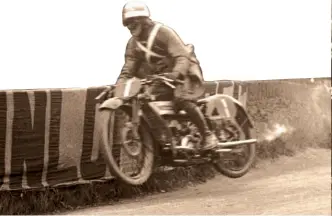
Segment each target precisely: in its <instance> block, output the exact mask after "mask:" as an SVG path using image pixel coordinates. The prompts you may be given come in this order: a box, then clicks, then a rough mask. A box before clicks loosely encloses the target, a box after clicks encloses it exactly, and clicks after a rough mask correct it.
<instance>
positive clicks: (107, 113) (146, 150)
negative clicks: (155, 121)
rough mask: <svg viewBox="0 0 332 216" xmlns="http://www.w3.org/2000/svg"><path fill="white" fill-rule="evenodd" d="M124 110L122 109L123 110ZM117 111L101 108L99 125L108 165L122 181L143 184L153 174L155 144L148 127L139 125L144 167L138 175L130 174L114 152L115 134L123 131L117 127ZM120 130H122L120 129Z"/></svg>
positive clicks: (103, 152)
mask: <svg viewBox="0 0 332 216" xmlns="http://www.w3.org/2000/svg"><path fill="white" fill-rule="evenodd" d="M121 111H122V110H121ZM114 125H115V111H114V110H109V109H105V110H101V111H100V118H99V126H100V130H101V150H102V154H103V156H104V160H105V162H106V164H107V165H108V167H109V169H110V172H111V173H112V174H113V175H114V176H115V177H116V178H118V179H119V180H120V181H122V182H124V183H126V184H130V185H142V184H143V183H145V182H146V181H147V180H148V179H149V177H150V176H151V174H152V171H153V166H154V151H155V150H154V145H153V140H152V138H151V135H150V133H149V131H148V128H147V127H146V126H145V125H144V124H141V125H140V126H139V131H138V132H139V135H140V138H141V142H142V154H144V155H143V156H144V159H143V167H142V169H141V170H140V172H139V173H138V174H137V175H136V176H133V177H132V176H128V175H126V174H125V173H124V172H123V171H122V170H121V167H120V165H118V164H117V162H116V159H115V158H114V155H113V153H112V150H113V147H114V139H115V134H116V133H119V132H120V131H121V128H118V127H115V126H114ZM119 130H120V131H119Z"/></svg>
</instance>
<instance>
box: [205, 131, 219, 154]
mask: <svg viewBox="0 0 332 216" xmlns="http://www.w3.org/2000/svg"><path fill="white" fill-rule="evenodd" d="M204 137H205V142H204V146H203V147H202V150H211V149H214V148H216V147H217V146H218V138H217V136H216V135H215V134H214V133H212V131H210V129H205V135H204Z"/></svg>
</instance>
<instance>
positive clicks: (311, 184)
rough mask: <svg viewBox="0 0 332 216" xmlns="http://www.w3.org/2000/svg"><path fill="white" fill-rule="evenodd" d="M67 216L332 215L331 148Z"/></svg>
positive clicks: (78, 211)
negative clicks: (238, 174) (234, 176)
mask: <svg viewBox="0 0 332 216" xmlns="http://www.w3.org/2000/svg"><path fill="white" fill-rule="evenodd" d="M66 214H68V215H104V214H105V215H111V214H113V215H115V214H117V215H119V214H126V215H129V214H130V215H133V214H135V215H137V214H150V215H152V214H204V215H206V214H316V215H317V214H324V215H331V151H330V150H326V149H325V150H324V149H310V150H307V151H306V152H303V153H299V154H298V155H297V156H295V157H282V158H280V159H278V160H277V161H275V162H273V163H270V162H263V163H260V164H259V166H258V168H257V169H253V170H251V172H250V173H248V174H247V175H246V176H244V177H242V178H240V179H229V178H227V177H224V176H221V175H220V176H217V177H215V178H214V179H212V180H209V181H208V182H207V183H205V184H201V185H197V186H195V187H188V188H184V189H179V190H177V191H175V192H168V193H160V194H156V195H152V196H148V197H143V198H137V199H132V200H122V201H120V202H118V203H116V204H114V205H106V206H99V207H92V208H86V209H80V210H76V211H72V212H69V213H66Z"/></svg>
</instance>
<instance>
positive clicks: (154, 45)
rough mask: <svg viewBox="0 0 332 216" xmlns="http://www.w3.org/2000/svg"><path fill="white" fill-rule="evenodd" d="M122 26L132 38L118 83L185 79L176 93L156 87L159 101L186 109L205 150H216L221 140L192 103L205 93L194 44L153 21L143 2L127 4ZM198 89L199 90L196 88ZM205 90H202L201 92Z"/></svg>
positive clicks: (163, 87)
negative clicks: (152, 76)
mask: <svg viewBox="0 0 332 216" xmlns="http://www.w3.org/2000/svg"><path fill="white" fill-rule="evenodd" d="M122 21H123V26H125V27H127V28H128V29H129V31H130V33H131V35H132V37H131V38H130V39H129V41H128V43H127V46H126V51H125V63H124V65H123V68H122V70H121V73H120V75H119V77H118V79H117V83H119V82H123V81H124V80H126V79H128V78H131V77H139V78H144V77H145V76H147V75H149V74H162V75H164V76H166V77H167V78H170V79H174V80H175V79H184V80H185V84H184V85H179V86H177V88H176V90H174V91H173V90H172V89H171V88H169V87H167V86H165V85H160V84H159V85H158V84H156V85H155V86H154V90H153V93H154V94H157V95H158V97H157V100H173V101H174V104H175V108H176V109H177V110H180V109H181V110H184V111H185V112H186V113H187V114H188V115H189V116H190V117H191V119H192V121H193V123H194V124H195V125H196V126H197V127H198V129H199V131H200V133H201V134H202V135H204V139H205V140H204V141H205V142H204V146H203V147H202V150H209V149H213V148H215V147H216V146H217V143H218V139H217V137H216V136H215V135H214V133H212V132H211V131H210V129H209V127H208V124H207V122H206V120H205V117H204V115H203V113H202V112H201V110H200V109H199V108H198V107H197V106H196V104H195V103H193V102H192V100H195V99H197V98H198V97H200V96H201V95H202V94H203V93H204V87H203V77H202V71H201V68H200V66H199V62H198V60H197V58H196V56H195V54H194V47H193V45H185V44H184V43H183V42H182V40H181V38H180V37H179V36H178V35H177V33H176V32H175V31H174V30H173V29H171V28H169V27H168V26H165V25H163V24H161V23H157V22H153V21H152V20H151V19H150V10H149V8H148V7H147V5H146V4H144V3H142V2H136V1H132V2H128V3H126V4H125V5H124V7H123V10H122ZM197 86H198V87H197ZM201 89H203V92H202V91H199V90H201Z"/></svg>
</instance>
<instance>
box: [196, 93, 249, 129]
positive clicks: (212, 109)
mask: <svg viewBox="0 0 332 216" xmlns="http://www.w3.org/2000/svg"><path fill="white" fill-rule="evenodd" d="M199 103H200V104H206V109H205V115H206V116H207V118H209V119H211V120H212V119H214V118H215V117H221V118H223V119H234V120H235V122H236V123H237V124H238V125H239V126H240V127H243V126H245V124H248V126H249V127H250V129H251V131H250V133H251V134H252V135H255V131H254V130H253V129H254V123H253V121H252V119H251V118H250V116H249V115H248V112H247V111H246V109H245V108H244V106H243V105H242V104H241V102H240V101H238V100H236V99H235V98H233V97H231V96H229V95H225V94H215V95H212V96H209V97H206V98H203V99H201V100H199Z"/></svg>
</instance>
